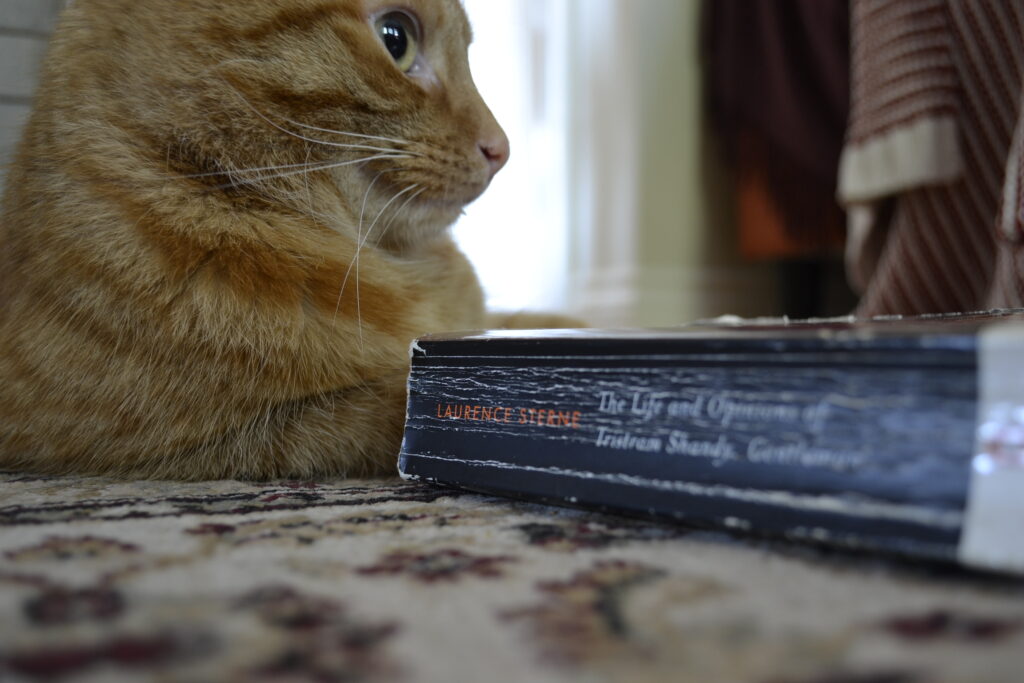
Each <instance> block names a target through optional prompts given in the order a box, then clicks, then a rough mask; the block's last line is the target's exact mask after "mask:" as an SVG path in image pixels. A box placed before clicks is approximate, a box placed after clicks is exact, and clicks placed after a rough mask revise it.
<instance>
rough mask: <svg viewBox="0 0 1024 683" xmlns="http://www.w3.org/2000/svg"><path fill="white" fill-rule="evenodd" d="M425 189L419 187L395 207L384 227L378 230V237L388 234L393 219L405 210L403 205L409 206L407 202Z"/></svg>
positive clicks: (393, 221)
mask: <svg viewBox="0 0 1024 683" xmlns="http://www.w3.org/2000/svg"><path fill="white" fill-rule="evenodd" d="M426 191H427V188H425V187H421V188H420V189H419V190H417V191H416V192H414V193H413V194H412V195H410V197H409V198H408V199H406V200H405V201H404V202H402V205H401V206H400V207H398V208H397V209H395V213H394V214H393V215H392V216H391V218H390V219H389V220H388V222H387V223H385V224H384V229H383V230H381V231H380V239H384V236H385V235H387V234H388V231H390V230H391V226H392V225H394V223H395V221H396V220H398V217H399V216H401V215H402V211H404V210H405V207H407V206H409V204H411V203H412V202H413V201H415V200H416V198H417V197H419V196H420V195H421V194H423V193H424V192H426Z"/></svg>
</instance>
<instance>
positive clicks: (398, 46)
mask: <svg viewBox="0 0 1024 683" xmlns="http://www.w3.org/2000/svg"><path fill="white" fill-rule="evenodd" d="M377 35H378V36H380V39H381V41H382V42H383V43H384V47H386V48H387V50H388V52H389V53H390V54H391V57H392V58H393V59H394V60H395V64H397V65H398V68H399V69H401V70H402V71H403V72H405V73H409V71H411V70H412V68H413V67H414V66H415V65H416V57H417V55H419V49H420V35H419V25H418V24H417V23H416V20H415V19H413V18H412V17H411V16H409V15H408V14H406V13H405V12H388V13H387V14H385V15H384V16H382V17H381V18H380V19H378V20H377Z"/></svg>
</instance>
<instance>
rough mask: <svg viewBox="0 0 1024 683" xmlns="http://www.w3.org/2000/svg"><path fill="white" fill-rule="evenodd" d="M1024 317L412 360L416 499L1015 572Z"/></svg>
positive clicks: (626, 341) (515, 337) (685, 335)
mask: <svg viewBox="0 0 1024 683" xmlns="http://www.w3.org/2000/svg"><path fill="white" fill-rule="evenodd" d="M1019 359H1024V313H1021V312H1019V311H993V312H986V313H981V314H972V315H963V316H931V317H925V318H915V319H876V320H871V321H856V320H852V319H841V320H828V321H804V322H792V321H788V320H769V321H742V320H718V321H713V322H711V323H706V324H698V325H693V326H687V327H682V328H676V329H665V330H626V331H601V330H568V331H545V332H504V331H503V332H484V333H478V334H468V335H460V336H434V337H426V338H423V339H420V340H418V341H417V342H416V343H415V344H414V345H413V350H412V367H411V373H410V379H409V408H408V420H407V426H406V434H405V440H404V443H403V447H402V453H401V456H400V465H399V469H400V471H401V473H402V474H403V476H405V477H407V478H416V479H427V480H432V481H437V482H440V483H444V484H449V485H454V486H460V487H465V488H471V489H475V490H483V491H488V492H492V493H499V494H507V495H514V496H519V497H527V498H531V499H535V500H541V501H546V502H552V503H557V504H569V505H579V506H588V507H596V508H600V509H605V510H612V511H619V512H624V513H629V514H644V515H651V516H655V517H667V518H673V519H679V520H683V521H686V522H689V523H693V524H701V525H716V526H722V527H725V528H730V529H733V530H738V531H750V532H754V533H763V534H780V535H784V536H787V537H791V538H798V539H806V540H812V541H817V542H824V543H831V544H837V545H843V546H847V547H855V548H863V549H868V550H880V551H887V552H895V553H900V554H904V555H910V556H920V557H926V558H931V559H941V560H958V561H961V562H963V563H965V564H968V565H973V566H979V567H986V568H992V569H999V570H1004V571H1024V522H1021V520H1024V504H1022V503H1020V502H1014V501H1020V500H1022V499H1024V456H1022V449H1024V363H1022V362H1021V361H1020V360H1019Z"/></svg>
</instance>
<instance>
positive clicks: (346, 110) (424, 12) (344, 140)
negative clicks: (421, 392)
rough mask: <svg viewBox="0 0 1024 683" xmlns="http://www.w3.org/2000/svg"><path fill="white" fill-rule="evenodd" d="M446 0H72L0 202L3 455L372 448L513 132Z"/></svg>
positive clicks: (475, 312)
mask: <svg viewBox="0 0 1024 683" xmlns="http://www.w3.org/2000/svg"><path fill="white" fill-rule="evenodd" d="M469 40H470V29H469V26H468V23H467V21H466V17H465V15H464V13H463V10H462V7H461V5H460V3H459V1H458V0H398V2H395V1H394V0H246V1H245V2H223V1H221V0H175V1H174V2H169V1H168V0H75V2H74V3H73V4H72V5H71V7H70V9H68V10H67V11H66V13H65V15H64V17H63V19H62V22H61V24H60V27H59V29H58V31H57V33H56V35H55V37H54V40H53V45H52V48H51V51H50V54H49V56H48V59H47V61H46V64H45V66H44V70H43V77H42V85H41V89H40V91H39V94H38V98H37V101H36V106H35V111H34V113H33V115H32V117H31V120H30V121H29V123H28V126H27V129H26V132H25V137H24V140H23V142H22V145H21V147H20V150H19V154H18V156H17V159H16V161H15V163H14V166H13V168H12V169H11V172H10V175H9V179H8V189H7V193H6V196H5V200H4V214H3V218H2V223H0V467H5V468H23V469H31V470H35V471H48V472H68V471H77V472H91V473H99V472H103V473H113V474H120V475H126V476H144V477H172V478H183V479H204V478H218V477H244V478H267V477H308V476H315V475H322V474H347V475H364V474H370V473H375V472H380V471H393V468H394V461H395V455H396V453H397V450H398V443H399V440H400V436H401V428H402V421H403V412H404V400H405V388H404V383H405V375H406V370H407V364H408V346H409V342H410V340H411V339H413V338H414V337H415V336H416V335H419V334H421V333H424V332H429V331H437V330H446V329H467V328H478V327H481V326H482V325H483V324H484V318H483V304H482V295H481V291H480V288H479V286H478V284H477V280H476V277H475V275H474V273H473V271H472V269H471V267H470V265H469V264H468V263H467V261H466V259H465V258H464V257H463V256H462V254H461V253H460V252H459V251H458V250H457V249H456V247H455V246H454V244H453V243H452V240H451V238H450V237H449V235H448V233H447V231H446V228H447V227H448V226H449V225H450V224H451V223H452V222H453V221H454V220H455V218H456V217H458V216H459V215H460V213H461V211H462V208H463V206H464V205H465V204H467V203H468V202H470V201H472V200H473V199H475V198H476V197H477V196H478V195H479V194H480V193H481V192H483V191H484V189H485V188H486V187H487V185H488V183H489V182H490V180H491V178H492V177H493V176H494V174H495V173H496V172H497V171H498V170H499V169H500V168H501V167H502V165H503V164H504V163H505V161H506V159H507V157H508V142H507V140H506V138H505V135H504V133H503V132H502V130H501V128H500V127H499V126H498V124H497V123H496V122H495V120H494V118H493V116H492V115H491V113H490V112H489V111H488V109H487V107H486V105H485V104H484V102H483V101H482V99H481V98H480V96H479V95H478V94H477V92H476V89H475V87H474V85H473V83H472V80H471V76H470V72H469V66H468V64H467V59H466V48H467V44H468V42H469Z"/></svg>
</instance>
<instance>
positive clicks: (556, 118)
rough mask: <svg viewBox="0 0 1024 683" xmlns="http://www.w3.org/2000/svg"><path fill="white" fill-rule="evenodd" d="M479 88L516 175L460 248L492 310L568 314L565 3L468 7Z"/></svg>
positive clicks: (496, 0) (510, 0) (502, 181)
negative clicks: (503, 136) (508, 147)
mask: <svg viewBox="0 0 1024 683" xmlns="http://www.w3.org/2000/svg"><path fill="white" fill-rule="evenodd" d="M465 7H466V11H467V13H468V14H469V17H470V21H471V22H472V23H473V32H474V42H473V45H472V46H471V48H470V63H471V65H472V68H473V74H474V77H475V79H476V84H477V87H478V89H479V91H480V93H481V94H482V95H483V97H484V100H486V102H487V104H488V105H489V106H490V108H491V110H492V111H493V112H494V115H495V116H496V117H497V119H498V121H499V122H500V123H501V124H502V126H503V127H504V128H505V132H506V133H507V134H508V136H509V139H510V140H511V143H512V156H511V158H510V160H509V163H508V165H507V166H506V167H505V169H503V170H502V171H501V173H499V174H498V176H497V177H496V178H495V179H494V182H493V183H492V185H491V188H490V189H489V190H488V191H487V192H486V193H485V194H484V196H483V197H482V198H481V199H479V200H478V201H477V202H476V203H474V204H472V205H471V206H470V207H468V209H467V210H466V215H465V216H464V217H463V218H462V220H460V221H459V223H458V224H457V226H456V229H455V236H456V239H457V240H458V241H459V244H460V245H461V247H462V248H463V249H464V250H465V251H466V253H467V255H468V256H469V257H470V259H471V260H472V261H473V263H474V265H475V266H476V268H477V271H478V273H479V276H480V279H481V280H482V281H483V285H484V289H485V291H486V293H487V303H488V307H489V308H491V309H494V310H505V311H515V310H523V309H531V310H555V309H562V308H564V305H565V300H566V290H567V274H568V267H567V262H568V249H569V246H568V245H569V229H568V225H569V213H568V212H569V207H568V197H569V194H570V193H569V188H568V180H567V135H566V130H567V121H568V110H567V105H568V96H567V94H566V93H567V92H568V87H567V86H568V83H567V77H566V74H567V61H568V53H569V50H568V47H567V44H566V43H567V31H566V23H567V16H568V9H569V8H568V3H567V2H564V1H563V2H550V1H544V0H465Z"/></svg>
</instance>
